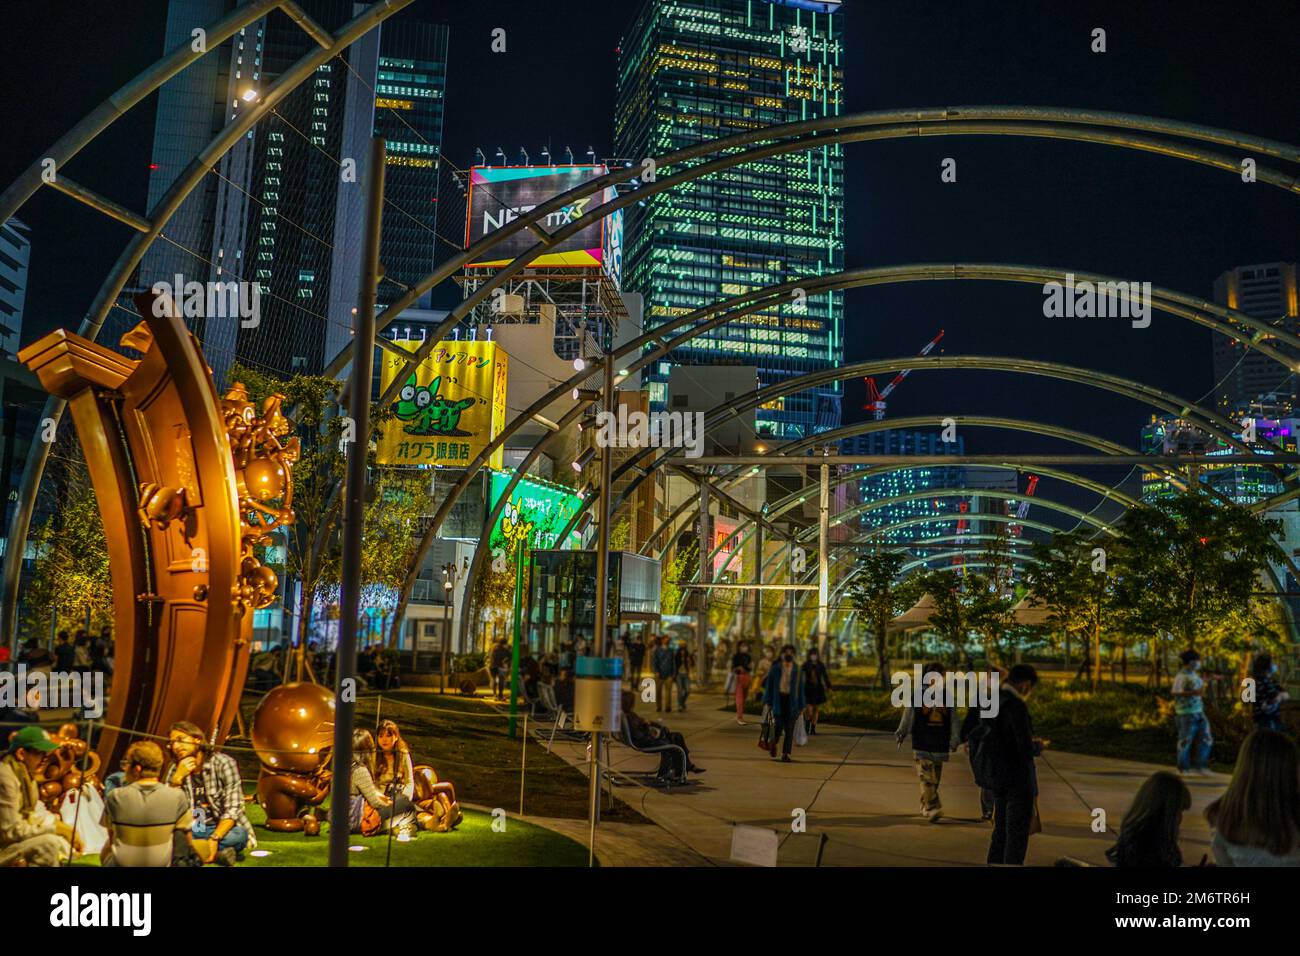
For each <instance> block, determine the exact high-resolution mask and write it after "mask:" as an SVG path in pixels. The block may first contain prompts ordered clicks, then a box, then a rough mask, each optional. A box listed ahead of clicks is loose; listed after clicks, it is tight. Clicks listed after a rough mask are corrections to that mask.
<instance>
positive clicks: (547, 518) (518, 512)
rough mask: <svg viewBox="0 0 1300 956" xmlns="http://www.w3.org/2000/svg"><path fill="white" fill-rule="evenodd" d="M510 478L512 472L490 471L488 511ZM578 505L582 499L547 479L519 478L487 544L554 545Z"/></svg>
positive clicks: (508, 546) (508, 549)
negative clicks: (543, 480)
mask: <svg viewBox="0 0 1300 956" xmlns="http://www.w3.org/2000/svg"><path fill="white" fill-rule="evenodd" d="M513 477H514V473H513V472H509V471H494V472H492V483H491V486H490V490H489V495H490V497H489V500H488V509H489V511H490V510H491V509H493V508H495V507H496V506H497V502H498V501H500V500H501V493H502V492H503V491H505V487H506V485H507V484H509V483H510V479H511V478H513ZM580 507H582V499H581V498H579V497H578V496H577V495H575V494H574V493H573V490H572V489H570V488H565V487H563V486H561V485H553V484H551V483H550V482H541V481H535V480H533V479H531V478H521V479H520V480H519V484H517V485H515V488H514V491H512V492H511V493H510V503H509V504H508V505H506V507H504V508H503V509H501V515H500V517H498V518H497V523H496V524H495V525H494V526H493V528H492V534H491V536H490V537H489V538H488V546H489V547H490V548H492V549H493V550H496V549H497V548H501V549H502V550H504V551H506V552H513V551H514V550H515V548H516V547H517V546H518V544H519V542H520V541H522V542H523V543H524V545H525V546H526V547H529V548H558V547H559V546H560V540H559V538H560V532H561V531H563V530H564V527H565V525H567V524H568V523H569V521H570V519H571V518H572V517H573V516H574V515H575V514H577V513H578V509H579V508H580Z"/></svg>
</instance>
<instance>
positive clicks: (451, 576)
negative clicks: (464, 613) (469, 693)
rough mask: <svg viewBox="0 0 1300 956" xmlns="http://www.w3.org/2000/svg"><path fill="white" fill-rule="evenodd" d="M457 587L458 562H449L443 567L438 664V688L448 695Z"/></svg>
mask: <svg viewBox="0 0 1300 956" xmlns="http://www.w3.org/2000/svg"><path fill="white" fill-rule="evenodd" d="M455 587H456V562H455V561H448V562H447V563H446V564H444V565H443V566H442V654H441V655H439V656H440V658H441V660H439V662H438V671H439V676H438V687H439V690H440V691H441V692H442V693H444V694H445V693H447V652H448V650H449V649H450V648H451V598H452V590H453V589H454V588H455Z"/></svg>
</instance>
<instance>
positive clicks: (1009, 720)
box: [977, 664, 1046, 866]
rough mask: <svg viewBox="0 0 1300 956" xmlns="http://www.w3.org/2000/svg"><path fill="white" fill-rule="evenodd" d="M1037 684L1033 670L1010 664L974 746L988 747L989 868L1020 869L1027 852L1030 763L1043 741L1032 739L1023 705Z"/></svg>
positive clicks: (1032, 781)
mask: <svg viewBox="0 0 1300 956" xmlns="http://www.w3.org/2000/svg"><path fill="white" fill-rule="evenodd" d="M1037 684H1038V672H1037V671H1035V670H1034V668H1033V667H1031V666H1030V665H1029V664H1016V665H1015V666H1014V667H1012V668H1011V671H1010V673H1009V674H1008V675H1007V680H1006V681H1005V682H1004V683H1003V684H1002V687H1001V690H1000V691H999V694H998V712H997V715H996V716H995V717H992V718H985V720H984V721H983V722H984V723H987V724H988V725H989V727H988V734H987V736H986V737H985V738H984V739H982V740H981V741H980V742H979V744H978V746H979V747H980V748H984V747H987V748H989V752H988V755H989V756H990V757H992V764H993V773H992V783H993V838H992V839H991V840H990V841H989V853H988V862H989V863H991V864H1003V865H1011V866H1022V865H1023V864H1024V862H1025V854H1026V853H1027V852H1028V850H1029V834H1030V832H1031V831H1032V829H1033V823H1034V816H1035V812H1036V811H1035V806H1034V804H1035V798H1036V797H1037V794H1038V778H1037V775H1036V773H1035V771H1034V758H1035V757H1036V756H1038V755H1039V754H1040V753H1042V751H1043V748H1044V747H1045V746H1046V741H1042V740H1038V739H1036V738H1035V737H1034V725H1033V722H1032V721H1031V720H1030V718H1029V707H1028V705H1027V704H1026V703H1025V701H1026V698H1028V697H1029V695H1030V693H1031V692H1032V691H1033V689H1034V687H1035V685H1037ZM977 760H978V758H977Z"/></svg>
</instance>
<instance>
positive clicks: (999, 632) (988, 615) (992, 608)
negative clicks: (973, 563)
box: [962, 572, 1016, 661]
mask: <svg viewBox="0 0 1300 956" xmlns="http://www.w3.org/2000/svg"><path fill="white" fill-rule="evenodd" d="M964 585H965V587H964V590H963V592H962V598H963V600H964V602H965V605H966V609H965V610H966V626H967V628H968V629H969V630H972V631H975V632H976V633H978V634H979V635H980V637H981V638H982V639H983V643H984V657H985V659H986V660H989V661H992V660H993V658H994V656H995V655H996V653H997V652H998V648H999V645H1001V644H1002V643H1003V641H1004V640H1005V639H1006V637H1007V635H1008V634H1009V633H1010V632H1011V630H1012V628H1014V627H1015V623H1016V620H1015V615H1013V614H1012V613H1011V609H1012V608H1013V607H1015V604H1016V600H1015V597H1014V596H1012V595H1010V594H1008V593H1006V592H1005V591H1004V589H1003V587H1002V584H1001V580H1000V577H999V576H997V575H996V574H994V575H986V574H979V573H977V572H967V574H966V577H965V581H964Z"/></svg>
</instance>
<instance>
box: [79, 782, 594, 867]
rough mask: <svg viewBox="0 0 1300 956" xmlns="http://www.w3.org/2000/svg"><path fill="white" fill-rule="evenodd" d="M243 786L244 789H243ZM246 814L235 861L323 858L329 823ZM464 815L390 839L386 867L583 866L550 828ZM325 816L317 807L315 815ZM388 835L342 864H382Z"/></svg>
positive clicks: (253, 810)
mask: <svg viewBox="0 0 1300 956" xmlns="http://www.w3.org/2000/svg"><path fill="white" fill-rule="evenodd" d="M246 789H247V788H246ZM247 809H248V819H249V820H250V821H251V822H252V824H253V827H254V829H255V830H256V833H257V852H259V853H261V852H262V851H267V852H268V855H266V856H253V855H252V854H250V853H245V854H244V861H243V862H242V863H240V864H238V865H239V866H257V867H267V866H276V867H280V866H326V865H328V863H329V842H328V834H329V824H328V823H325V824H324V825H323V826H322V828H321V833H320V835H319V836H314V837H305V836H303V835H302V834H301V833H272V832H271V831H270V830H267V829H264V828H263V827H262V823H263V822H265V820H266V814H265V813H263V812H262V808H261V807H259V806H258V805H257V804H256V803H249V804H247ZM464 814H465V819H464V821H463V822H462V823H461V825H460V826H458V827H457V828H456V829H455V830H453V831H452V832H451V833H419V834H417V835H416V836H415V838H414V839H412V840H410V841H409V842H407V843H399V842H398V841H397V840H396V839H394V840H393V841H392V856H391V860H389V865H390V866H586V865H587V848H586V847H585V846H583V845H582V844H580V843H576V842H574V841H573V840H571V839H569V838H568V837H566V836H561V835H560V834H558V833H556V832H555V831H554V830H548V829H546V828H545V827H539V826H535V825H534V824H531V823H525V822H523V821H521V820H507V821H506V828H505V830H503V831H501V832H495V831H493V829H492V816H491V815H490V814H487V813H483V812H482V811H479V810H465V811H464ZM327 817H328V811H327V810H325V809H324V808H322V811H321V820H322V821H324V820H325V819H326V818H327ZM388 844H389V841H388V835H387V834H384V835H383V836H374V837H363V836H359V835H354V836H353V837H352V839H351V846H354V847H358V846H360V847H365V849H364V850H360V851H355V852H353V853H351V854H349V856H348V866H383V865H384V864H385V861H386V860H388V859H389V856H388V851H389V846H388ZM73 865H74V866H99V856H98V855H97V854H96V855H91V856H84V857H81V858H79V859H77V860H76V861H75V862H74V863H73Z"/></svg>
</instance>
